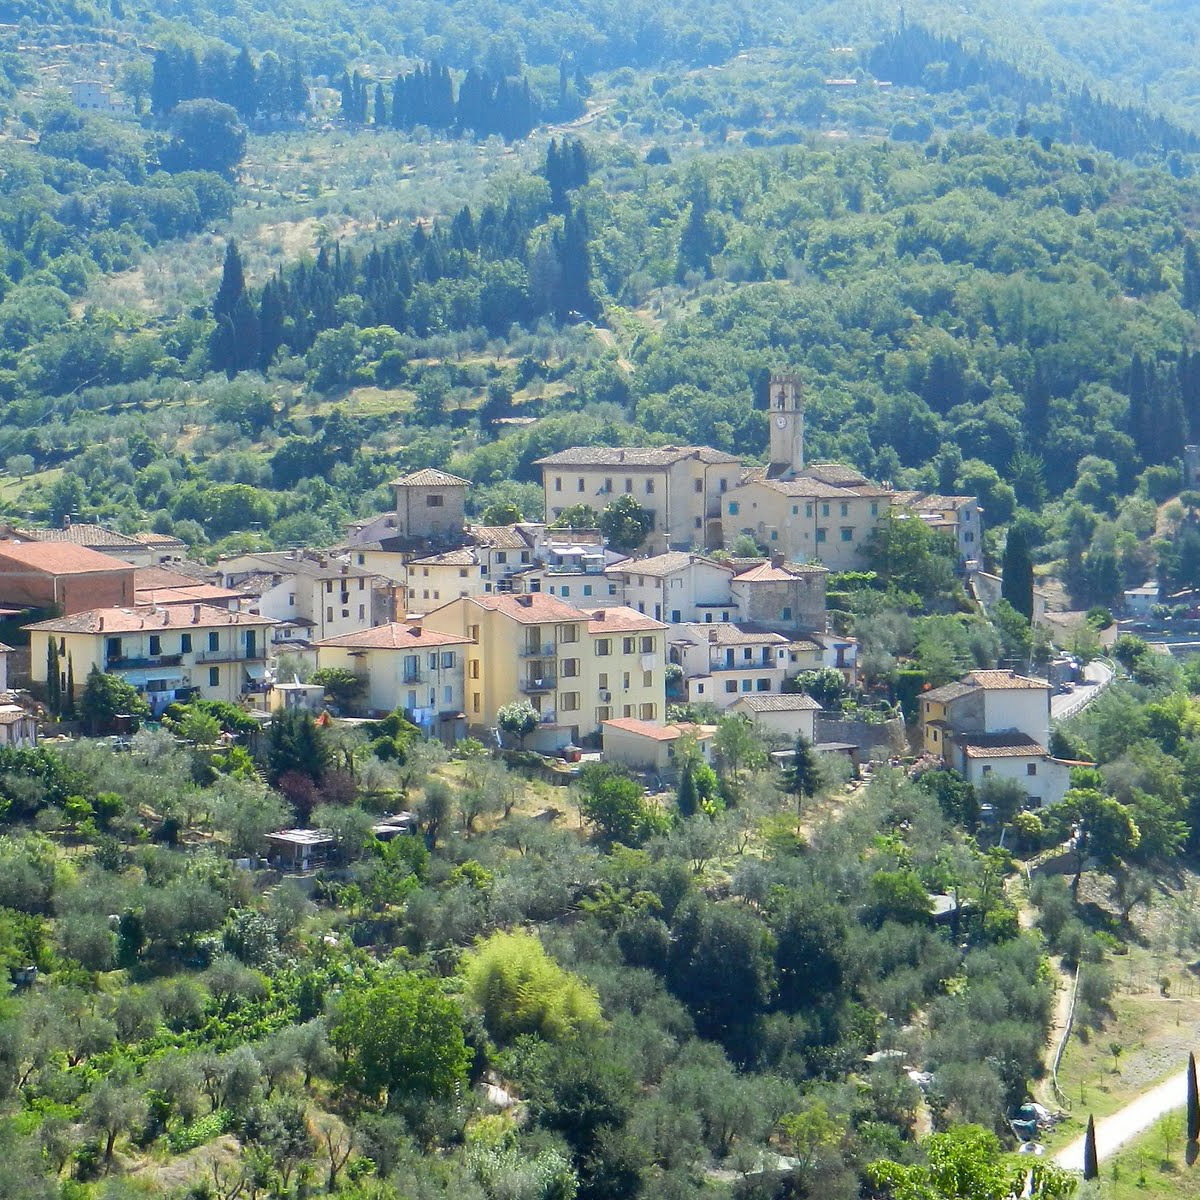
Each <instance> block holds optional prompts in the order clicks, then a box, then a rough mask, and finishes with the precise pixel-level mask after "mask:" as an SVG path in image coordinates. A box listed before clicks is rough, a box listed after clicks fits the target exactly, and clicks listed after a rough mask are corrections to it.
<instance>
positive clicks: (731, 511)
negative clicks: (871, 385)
mask: <svg viewBox="0 0 1200 1200" xmlns="http://www.w3.org/2000/svg"><path fill="white" fill-rule="evenodd" d="M893 494H894V493H893V492H892V491H891V490H890V489H889V488H885V487H881V486H879V484H875V483H871V482H870V481H869V480H868V479H866V478H865V477H864V476H863V475H861V474H859V472H857V471H855V470H854V469H853V468H852V467H843V466H840V465H837V464H821V465H819V466H815V467H810V468H807V469H806V470H805V472H804V473H803V474H794V475H789V476H787V477H784V478H771V477H770V475H769V474H768V472H767V470H765V469H761V468H760V469H756V470H752V471H748V472H747V473H746V476H745V478H744V479H743V481H742V482H741V483H740V484H739V485H738V486H737V488H735V489H734V490H733V491H732V492H730V493H729V495H728V496H727V497H726V498H725V537H726V539H727V540H728V541H730V542H732V541H733V540H734V539H735V538H736V537H737V536H738V534H739V533H746V534H749V535H750V536H751V537H753V538H754V540H755V541H756V542H758V543H759V545H761V546H765V547H766V548H767V549H768V550H770V551H771V552H773V553H776V552H777V553H780V554H782V555H783V556H784V558H785V559H789V560H791V561H794V562H799V563H809V562H820V563H821V564H822V565H824V566H826V567H828V568H830V570H834V571H850V570H857V569H860V568H861V567H863V566H864V565H865V561H866V560H865V557H864V552H865V549H866V546H867V543H868V541H870V538H871V534H872V533H873V532H874V531H875V527H876V526H877V525H878V524H879V522H880V521H881V520H882V519H883V518H884V517H885V516H886V515H887V512H888V509H889V508H890V507H891V503H892V497H893Z"/></svg>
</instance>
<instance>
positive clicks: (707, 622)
mask: <svg viewBox="0 0 1200 1200" xmlns="http://www.w3.org/2000/svg"><path fill="white" fill-rule="evenodd" d="M704 623H705V625H711V624H712V613H710V612H706V613H705V614H704Z"/></svg>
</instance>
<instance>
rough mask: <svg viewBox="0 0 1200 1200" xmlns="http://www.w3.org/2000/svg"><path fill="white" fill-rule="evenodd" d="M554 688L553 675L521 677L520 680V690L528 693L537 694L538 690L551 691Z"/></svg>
mask: <svg viewBox="0 0 1200 1200" xmlns="http://www.w3.org/2000/svg"><path fill="white" fill-rule="evenodd" d="M554 688H555V679H554V676H553V675H547V676H544V677H543V678H540V679H523V680H522V681H521V691H523V692H525V693H526V694H527V695H528V694H537V693H540V692H552V691H554Z"/></svg>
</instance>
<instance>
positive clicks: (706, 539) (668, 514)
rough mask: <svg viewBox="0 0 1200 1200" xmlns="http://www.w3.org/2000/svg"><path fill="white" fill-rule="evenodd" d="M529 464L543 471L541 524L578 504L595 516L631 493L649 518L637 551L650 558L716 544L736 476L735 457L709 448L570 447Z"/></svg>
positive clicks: (552, 519)
mask: <svg viewBox="0 0 1200 1200" xmlns="http://www.w3.org/2000/svg"><path fill="white" fill-rule="evenodd" d="M534 465H535V466H538V467H541V469H542V489H543V491H544V493H545V497H546V520H547V521H550V522H553V521H554V520H555V519H556V518H558V517H559V516H561V515H562V513H563V511H564V510H565V509H567V508H571V507H573V506H574V505H577V504H586V505H588V506H589V507H590V508H592V509H594V510H595V511H596V512H598V513H600V512H603V511H604V509H605V508H607V507H608V506H609V505H610V504H611V503H613V501H614V500H617V499H618V498H619V497H621V496H632V497H633V498H634V499H635V500H636V501H637V502H638V503H639V504H640V505H641V506H642V507H643V508H645V509H648V510H649V511H650V512H651V513H653V515H654V526H653V528H652V530H651V532H650V533H649V534H648V535H647V537H646V540H645V542H644V543H643V547H642V548H643V549H644V550H645V551H646V552H647V553H650V554H656V553H660V552H662V551H664V550H667V549H670V548H672V547H675V548H678V549H688V548H690V547H693V546H696V547H702V548H709V549H715V548H716V547H718V546H720V545H721V512H722V509H721V503H722V499H723V497H724V496H725V494H726V492H728V491H729V490H730V489H731V488H733V487H735V486H736V485H737V482H738V479H739V477H740V475H741V472H742V468H741V462H740V460H739V459H738V458H737V457H736V456H734V455H732V454H726V453H724V452H723V451H721V450H714V449H712V448H711V447H709V446H663V447H659V448H655V449H644V448H634V447H617V448H610V447H607V446H576V447H573V448H571V449H569V450H561V451H559V452H558V453H557V454H551V455H549V456H547V457H546V458H540V459H538V460H537V462H536V463H535V464H534Z"/></svg>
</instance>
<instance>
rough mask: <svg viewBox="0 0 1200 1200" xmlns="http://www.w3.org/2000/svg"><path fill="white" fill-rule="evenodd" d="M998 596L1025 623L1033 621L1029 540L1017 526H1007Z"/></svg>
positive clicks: (1031, 559) (1031, 567) (1031, 564)
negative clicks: (1005, 601)
mask: <svg viewBox="0 0 1200 1200" xmlns="http://www.w3.org/2000/svg"><path fill="white" fill-rule="evenodd" d="M1002 575H1003V579H1002V582H1001V588H1000V594H1001V595H1002V596H1003V597H1004V599H1005V600H1007V601H1008V602H1009V604H1011V605H1012V606H1013V608H1015V609H1016V610H1017V612H1019V613H1020V614H1021V615H1022V616H1023V617H1024V618H1025V619H1026V620H1027V621H1032V620H1033V558H1032V557H1031V556H1030V553H1029V539H1028V538H1027V537H1026V534H1025V530H1024V529H1022V528H1021V526H1020V525H1019V524H1016V523H1015V522H1014V524H1012V525H1010V526H1009V529H1008V537H1007V538H1006V539H1005V542H1004V566H1003V568H1002Z"/></svg>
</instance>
